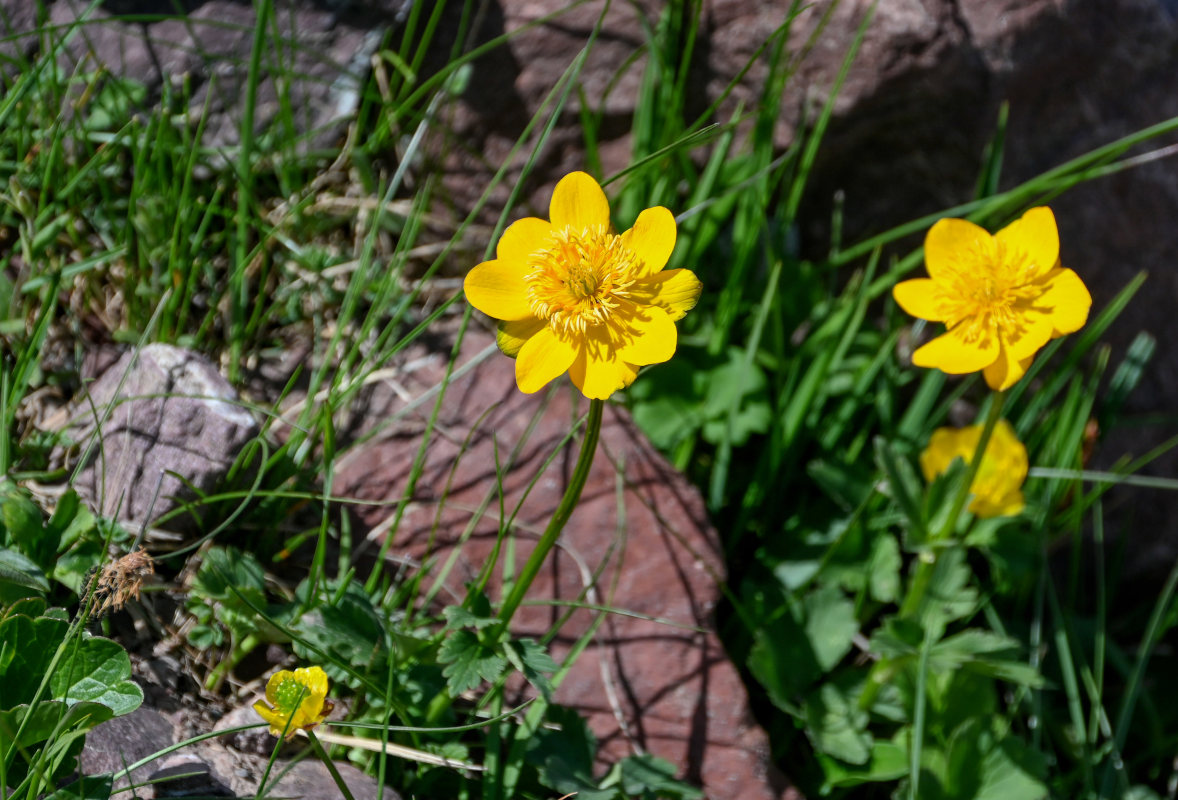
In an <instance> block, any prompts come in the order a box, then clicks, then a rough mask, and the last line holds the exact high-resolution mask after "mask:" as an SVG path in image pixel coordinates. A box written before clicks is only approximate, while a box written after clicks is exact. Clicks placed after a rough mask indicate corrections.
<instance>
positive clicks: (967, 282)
mask: <svg viewBox="0 0 1178 800" xmlns="http://www.w3.org/2000/svg"><path fill="white" fill-rule="evenodd" d="M924 260H925V265H926V266H927V267H928V273H929V277H928V278H917V279H916V280H910V281H904V282H903V283H899V284H897V285H896V287H895V288H894V289H893V294H894V296H895V298H896V302H897V303H899V304H900V307H901V308H903V309H904V310H905V311H907V312H908V313H909V314H911V315H913V316H914V317H920V318H921V319H927V320H930V321H932V322H944V323H945V325H946V327H947V328H948V329H949V330H948V332H946V333H945V334H944V335H942V336H939V337H937V338H936V339H934V340H932V341H931V342H929V343H928V344H926V345H924V346H923V347H921V348H920V349H919V350H917V351H916V352H915V353H913V354H912V363H913V364H915V365H917V366H918V367H936V368H937V369H940V370H942V371H944V372H949V373H952V374H955V375H960V374H963V373H967V372H977V371H978V370H980V369H981V370H985V376H986V383H988V384H989V385H990V388H992V389H997V390H1002V389H1007V388H1009V387H1011V386H1013V385H1014V383H1015V382H1016V381H1018V379H1019V378H1021V377H1022V376H1023V373H1025V372H1026V371H1027V367H1029V366H1030V365H1031V361H1032V360H1033V359H1034V357H1035V353H1037V352H1038V351H1039V348H1041V347H1042V346H1043V345H1045V344H1047V342H1048V341H1049V340H1050V339H1052V338H1053V337H1056V336H1062V335H1063V334H1065V333H1071V332H1073V331H1076V330H1079V329H1080V328H1081V327H1082V326H1083V325H1084V323H1085V322H1086V321H1087V319H1088V309H1089V308H1090V307H1091V306H1092V297H1091V296H1090V295H1089V294H1088V289H1087V288H1086V287H1085V286H1084V282H1083V281H1081V280H1080V277H1079V276H1078V275H1076V273H1074V272H1072V271H1071V270H1070V269H1064V268H1062V267H1061V266H1060V265H1059V233H1058V231H1057V230H1056V227H1055V216H1054V215H1053V214H1052V213H1051V209H1049V208H1046V207H1040V208H1032V209H1031V210H1030V211H1028V212H1027V213H1026V214H1024V215H1023V216H1022V217H1021V218H1020V219H1018V220H1016V221H1014V222H1012V223H1011V224H1010V225H1008V226H1006V227H1005V228H1003V229H1002V230H1000V231H998V233H996V234H994V235H993V236H991V235H990V233H989V232H987V231H986V230H985V229H983V228H979V227H978V226H977V225H974V224H973V223H972V222H969V221H967V220H964V219H942V220H939V221H938V222H937V223H936V224H935V225H933V227H932V228H931V229H929V232H928V236H927V237H926V238H925V241H924Z"/></svg>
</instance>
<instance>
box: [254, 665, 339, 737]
mask: <svg viewBox="0 0 1178 800" xmlns="http://www.w3.org/2000/svg"><path fill="white" fill-rule="evenodd" d="M326 698H327V673H326V672H324V671H323V669H322V668H321V667H306V668H301V669H296V670H295V671H294V672H291V671H290V670H285V669H283V670H279V671H278V672H275V673H274V674H273V675H271V676H270V680H268V681H267V682H266V700H265V701H262V700H259V701H258V702H256V703H254V711H256V712H257V713H258V716H260V717H261V718H262V719H264V720H266V722H269V723H270V733H271V734H272V735H274V736H282V735H283V732H284V731H285V733H286V738H287V739H290V738H291V737H292V736H294V735H295V733H296V732H297V731H298V730H299V728H303V729H304V730H310V729H311V728H314V727H315V726H316V725H318V724H319V723H320V722H322V721H323V720H324V719H326V718H327V715H328V714H330V713H331V709H332V708H333V707H334V706H333V705H332V703H330V702H328V701H327V699H326ZM288 721H289V727H288Z"/></svg>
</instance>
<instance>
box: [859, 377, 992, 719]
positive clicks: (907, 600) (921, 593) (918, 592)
mask: <svg viewBox="0 0 1178 800" xmlns="http://www.w3.org/2000/svg"><path fill="white" fill-rule="evenodd" d="M1005 405H1006V392H995V394H994V399H993V401H992V402H991V403H990V409H989V411H988V413H987V414H986V422H985V425H984V427H983V428H982V435H981V436H980V437H978V446H977V447H976V448H975V449H974V453H973V458H971V459H970V461H969V464H968V466H967V467H966V471H965V480H963V481H962V482H961V486H960V487H959V488H958V490H957V495H956V496H955V497H954V498H953V505H952V506H951V507H950V509H949V516H948V517H947V518H946V519H945V524H944V526H943V527H942V528H941V529H940V530H939V531H936V532H935V533H933V534H932V535H931V536H930V541H931V542H932V543H933V544H934V545H935V544H936V543H937V542H940V541H944V540H945V539H948V538H949V537H950V536H952V535H953V532H954V531H955V530H957V520H958V518H959V517H960V516H961V512H962V511H964V510H965V504H966V503H967V502H968V501H969V498H970V496H971V494H972V492H971V491H970V487H971V486H973V482H974V478H976V477H977V475H978V470H979V469H981V466H982V454H984V453H985V452H986V447H987V446H988V445H989V444H990V438H991V437H992V436H993V434H994V428H996V427H997V426H998V420H1000V419H1002V409H1003V407H1004V406H1005ZM928 556H929V558H927V559H926V558H923V557H922V558H921V559H920V563H919V565H917V567H916V574H915V575H914V576H912V584H911V585H910V586H909V587H908V593H907V594H906V595H905V596H904V602H903V603H902V604H901V605H900V614H899V616H900V619H908V618H910V617H913V616H915V615H916V613H917V612H919V611H920V608H921V606H922V605H923V604H924V598H925V595H926V594H928V587H929V584H930V583H931V582H932V579H933V572H934V570H936V567H937V550H936V548H935V547H934V549H933V550H931V551H929V553H928ZM892 670H893V666H892V664H891V661H890V659H886V658H885V659H881V660H879V661H877V662H876V663H875V665H874V666H872V668H871V671H870V672H869V673H868V675H867V683H866V684H865V685H864V687H863V693H862V694H860V695H859V707H860V708H862V709H868V708H870V707H871V706H872V704H874V703H875V698H876V695H878V694H879V690H880V689H881V688H882V687H883V684H884V683H885V682H886V681H887V680H888V678H890V677H891V674H892Z"/></svg>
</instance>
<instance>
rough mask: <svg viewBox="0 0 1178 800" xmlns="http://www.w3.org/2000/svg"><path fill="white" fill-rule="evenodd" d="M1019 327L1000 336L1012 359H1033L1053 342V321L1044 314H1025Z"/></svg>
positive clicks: (1007, 329) (1004, 330)
mask: <svg viewBox="0 0 1178 800" xmlns="http://www.w3.org/2000/svg"><path fill="white" fill-rule="evenodd" d="M1020 321H1021V322H1022V324H1021V325H1019V326H1018V327H1012V328H1005V329H1003V331H1002V333H1001V334H999V336H1000V337H1001V339H1002V344H1003V346H1004V347H1005V348H1006V350H1008V351H1009V353H1010V358H1011V359H1013V360H1015V361H1022V360H1023V359H1024V358H1031V357H1032V356H1034V355H1035V353H1038V352H1039V349H1040V348H1041V347H1043V345H1045V344H1047V343H1048V342H1050V341H1051V320H1050V319H1048V318H1047V317H1046V316H1044V315H1042V314H1023V315H1022V317H1021V320H1020Z"/></svg>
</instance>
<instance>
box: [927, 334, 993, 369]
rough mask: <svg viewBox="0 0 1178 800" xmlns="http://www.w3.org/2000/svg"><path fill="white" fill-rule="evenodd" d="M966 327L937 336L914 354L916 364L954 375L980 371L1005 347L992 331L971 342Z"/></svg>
mask: <svg viewBox="0 0 1178 800" xmlns="http://www.w3.org/2000/svg"><path fill="white" fill-rule="evenodd" d="M966 327H967V326H966V325H958V326H957V327H956V328H954V329H953V330H951V331H949V332H948V333H946V334H944V335H942V336H938V337H937V338H936V339H933V340H932V341H931V342H929V343H928V344H926V345H924V347H921V348H920V349H919V350H917V351H916V352H915V353H913V354H912V363H913V364H915V365H916V366H918V367H936V368H937V369H939V370H941V371H942V372H948V373H950V374H951V375H964V374H965V373H967V372H977V371H978V370H979V369H983V368H984V367H987V366H989V365H990V364H992V363H994V360H995V359H996V358H998V353H999V350H1000V349H1001V345H1000V343H999V341H998V336H997V335H996V334H995V333H993V332H992V331H991V332H987V333H984V334H983V335H981V336H978V337H977V338H975V339H973V340H972V341H970V340H968V339H967V336H966V331H965V328H966Z"/></svg>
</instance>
